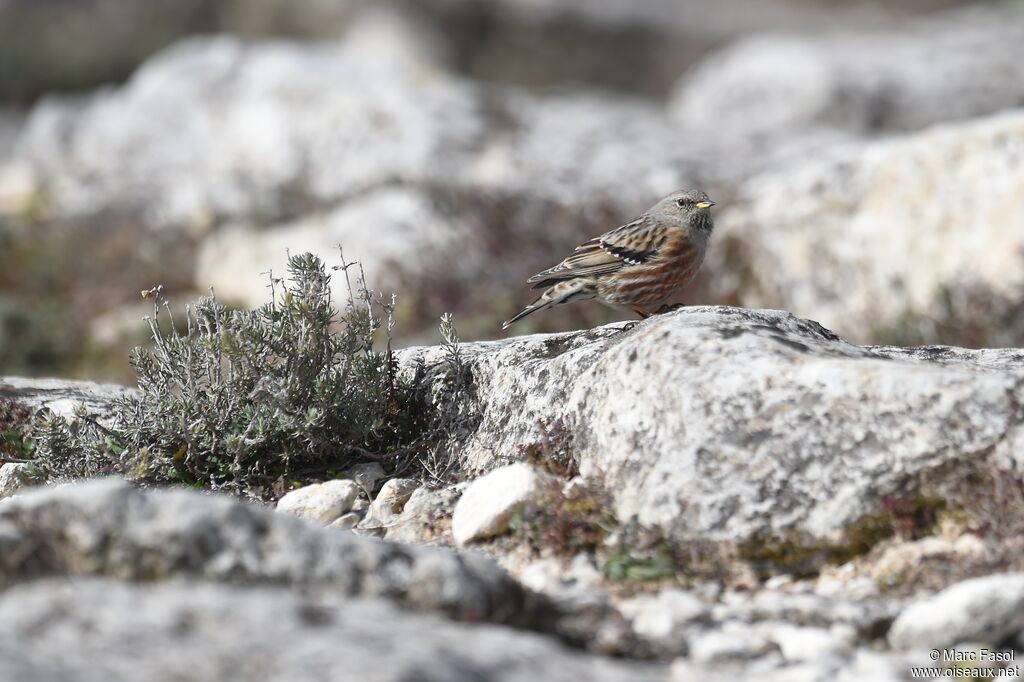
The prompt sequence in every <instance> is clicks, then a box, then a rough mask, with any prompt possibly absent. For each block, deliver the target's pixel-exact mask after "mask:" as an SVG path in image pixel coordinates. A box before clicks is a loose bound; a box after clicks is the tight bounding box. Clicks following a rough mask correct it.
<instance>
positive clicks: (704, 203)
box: [694, 201, 715, 208]
mask: <svg viewBox="0 0 1024 682" xmlns="http://www.w3.org/2000/svg"><path fill="white" fill-rule="evenodd" d="M714 205H715V202H713V201H701V202H699V203H696V204H694V206H696V207H697V208H711V207H712V206H714Z"/></svg>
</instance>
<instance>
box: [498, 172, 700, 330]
mask: <svg viewBox="0 0 1024 682" xmlns="http://www.w3.org/2000/svg"><path fill="white" fill-rule="evenodd" d="M714 205H715V202H713V201H711V199H709V198H708V195H707V194H705V193H704V192H701V191H699V190H693V189H688V190H682V191H679V192H674V193H673V194H670V195H668V196H667V197H665V198H664V199H662V200H661V201H659V202H658V203H656V204H655V205H654V206H652V207H651V208H649V209H648V210H646V211H644V213H642V214H641V215H640V217H638V218H636V219H635V220H632V221H630V222H628V223H626V224H625V225H622V226H620V227H616V228H615V229H614V230H611V231H610V232H606V233H604V234H603V235H601V236H600V237H597V238H596V239H591V240H590V241H588V242H584V243H583V244H580V245H579V246H577V247H576V250H575V251H573V253H572V255H570V256H569V257H568V258H566V259H565V260H563V261H562V262H561V263H559V264H558V265H556V266H555V267H553V268H548V269H547V270H544V271H543V272H538V273H537V274H536V275H534V276H533V277H531V278H530V279H528V280H526V282H527V284H532V285H533V287H532V288H534V289H544V290H545V291H544V293H542V294H541V295H540V296H539V297H538V298H537V300H536V301H534V302H533V303H531V304H530V305H528V306H526V308H525V309H524V310H523V311H522V312H520V313H519V314H518V315H516V316H515V317H513V318H512V319H511V320H509V321H508V322H506V323H504V324H503V325H501V328H502V329H508V327H509V325H511V324H513V323H515V322H518V321H519V320H521V319H523V318H524V317H526V316H527V315H529V314H530V313H535V312H537V311H538V310H545V309H546V308H551V307H552V306H556V305H561V304H563V303H569V302H570V301H586V300H589V299H597V300H599V301H600V302H602V303H605V304H607V305H610V306H612V307H614V308H620V309H623V308H624V309H628V310H632V311H633V312H635V313H637V314H638V315H640V317H642V318H644V317H649V316H650V315H651V314H652V313H653V312H660V311H659V310H655V309H654V307H655V306H657V305H658V304H659V303H663V302H664V301H666V300H667V299H668V298H670V297H671V296H672V294H674V293H675V292H676V291H677V290H678V289H679V288H680V287H683V286H685V285H686V284H689V282H690V280H692V279H693V276H694V275H696V274H697V270H698V269H699V268H700V266H701V263H703V262H704V252H705V250H706V248H707V243H708V237H709V236H710V235H711V231H712V230H713V229H714V223H713V222H712V220H711V211H710V210H709V209H710V208H711V207H712V206H714ZM662 309H664V306H663V307H662Z"/></svg>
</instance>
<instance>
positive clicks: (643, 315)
mask: <svg viewBox="0 0 1024 682" xmlns="http://www.w3.org/2000/svg"><path fill="white" fill-rule="evenodd" d="M629 307H630V309H631V310H632V311H633V312H634V313H636V314H637V315H639V316H640V319H641V320H646V319H647V318H648V317H650V316H651V314H650V313H649V312H647V311H646V310H644V309H643V308H641V307H640V306H638V305H631V306H629ZM634 324H635V323H634Z"/></svg>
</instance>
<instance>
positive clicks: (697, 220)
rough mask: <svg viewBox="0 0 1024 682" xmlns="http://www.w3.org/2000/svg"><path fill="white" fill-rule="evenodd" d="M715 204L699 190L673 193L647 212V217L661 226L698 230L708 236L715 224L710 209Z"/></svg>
mask: <svg viewBox="0 0 1024 682" xmlns="http://www.w3.org/2000/svg"><path fill="white" fill-rule="evenodd" d="M714 205H715V202H713V201H711V199H710V198H709V197H708V195H707V194H706V193H704V192H702V191H700V190H699V189H684V190H680V191H678V192H673V193H672V194H669V195H668V196H667V197H665V198H664V199H662V200H661V201H659V202H658V203H656V204H655V205H654V206H652V207H651V208H650V209H648V210H647V215H649V216H650V217H651V218H654V219H655V220H656V221H657V222H659V223H662V224H669V225H676V226H678V227H684V228H692V229H696V230H700V231H701V232H703V233H705V235H707V234H710V233H711V230H713V229H714V227H715V224H714V222H713V221H712V219H711V207H712V206H714Z"/></svg>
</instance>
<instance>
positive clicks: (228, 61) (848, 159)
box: [0, 0, 1024, 380]
mask: <svg viewBox="0 0 1024 682" xmlns="http://www.w3.org/2000/svg"><path fill="white" fill-rule="evenodd" d="M682 186H699V187H702V188H705V189H707V190H708V191H709V192H710V193H711V194H712V196H713V197H714V198H715V199H716V200H718V201H719V208H720V210H719V213H718V230H717V233H716V237H715V243H714V245H713V247H712V249H711V254H710V256H709V258H710V261H709V263H708V265H707V267H706V268H705V270H704V272H703V273H702V275H701V277H700V278H699V280H698V282H697V283H696V284H695V285H694V286H692V287H691V288H690V289H689V290H687V291H686V292H684V294H683V299H682V300H684V301H687V302H694V303H695V302H700V303H728V304H738V305H746V306H772V307H779V308H785V309H788V310H790V311H792V312H794V313H795V314H797V315H800V316H804V317H810V318H813V319H816V320H818V321H820V322H821V323H822V324H824V325H826V326H828V327H831V328H833V329H835V330H836V331H837V332H839V333H841V334H843V335H845V336H847V337H848V338H850V339H851V340H854V341H858V342H895V343H913V344H919V343H955V344H963V345H968V346H987V345H1022V344H1024V3H1020V2H975V3H969V2H953V1H950V0H907V1H904V2H887V3H883V2H876V3H860V2H834V1H831V0H732V1H730V2H724V1H721V0H716V1H713V0H685V1H683V0H680V1H678V2H673V1H669V0H603V1H600V2H598V1H596V0H501V1H496V2H485V1H483V0H421V1H418V2H416V1H413V0H406V1H396V2H380V1H376V2H370V1H368V0H367V1H362V2H361V1H357V0H347V1H338V2H330V1H328V0H217V1H214V0H147V1H143V0H0V374H12V373H18V374H62V375H73V376H83V377H89V378H98V379H115V380H117V379H119V380H129V379H130V378H131V376H130V372H129V368H128V367H127V364H126V362H125V359H126V356H127V349H128V348H129V347H130V346H131V345H134V344H137V343H139V342H141V341H143V340H144V339H145V332H144V329H145V327H144V324H143V322H142V320H141V317H142V316H143V315H145V314H146V312H147V305H146V304H145V302H144V301H142V299H141V298H140V297H139V291H140V290H142V289H146V288H149V287H151V286H153V285H155V284H163V285H164V287H165V291H166V292H168V293H169V294H170V295H171V296H172V298H173V299H174V301H175V302H176V303H177V304H180V305H183V304H184V303H186V302H188V301H189V300H191V299H192V298H194V297H195V296H197V295H199V293H201V292H204V291H206V290H207V289H208V288H209V287H210V286H213V287H214V288H215V290H216V292H217V294H218V296H219V297H220V298H222V299H223V300H225V301H228V302H232V303H234V304H238V305H244V306H253V305H258V304H260V303H262V302H264V301H265V300H266V296H267V295H268V293H267V289H266V278H265V276H264V275H261V273H264V272H266V271H268V270H271V269H273V270H274V272H275V273H280V272H281V271H282V268H283V264H284V261H285V252H286V250H290V251H292V252H300V251H303V250H314V251H316V252H318V253H320V254H321V255H323V256H325V257H327V258H328V259H329V260H330V259H331V258H332V257H334V260H335V262H337V258H336V257H335V248H336V245H338V244H342V245H344V246H345V256H346V257H347V258H349V259H352V258H358V259H359V260H361V261H362V262H363V264H364V266H365V269H366V273H367V279H368V281H369V284H370V286H371V287H373V288H376V289H380V290H384V291H387V292H390V291H395V292H397V293H398V295H399V299H398V300H399V308H398V312H399V318H400V319H399V326H398V328H397V332H398V334H399V336H400V337H401V339H402V340H403V342H406V343H416V342H433V341H434V340H435V338H436V336H435V335H434V334H433V332H432V330H433V328H434V326H435V324H436V320H437V318H438V316H439V315H440V314H441V313H443V312H446V311H450V312H453V313H455V315H456V320H457V324H458V327H459V330H460V332H461V334H462V336H463V337H464V338H466V339H477V338H490V337H494V336H497V335H499V334H501V332H500V321H501V320H502V319H505V318H507V317H508V315H509V314H510V313H512V312H513V311H514V310H515V309H517V308H519V307H520V306H521V304H523V303H525V302H526V301H527V299H528V297H529V294H528V292H527V291H526V289H525V287H524V286H523V280H524V279H525V277H526V276H528V275H529V274H531V273H533V272H535V271H536V270H537V269H539V268H541V267H544V266H546V265H550V262H551V261H553V260H555V259H557V256H558V254H560V253H562V252H564V251H565V250H567V249H569V248H571V247H572V246H573V245H574V244H575V243H577V241H578V240H581V239H584V238H587V237H589V236H592V235H593V234H597V233H599V232H600V231H603V230H605V229H609V228H611V227H613V226H615V225H616V224H618V223H619V222H620V221H622V220H625V219H628V218H630V217H632V216H633V215H634V214H635V213H636V212H637V211H639V210H641V209H643V208H645V207H646V206H648V205H649V204H650V203H652V202H653V201H654V200H656V199H657V198H658V197H659V196H660V195H663V194H665V193H667V192H669V191H671V190H673V189H676V188H678V187H682ZM611 319H614V317H612V315H611V313H610V312H608V311H605V310H604V309H602V308H601V307H600V306H596V305H595V306H589V307H588V306H580V307H575V308H573V307H569V308H566V309H564V311H559V312H558V313H557V314H548V315H541V316H535V317H534V318H530V319H529V320H528V321H526V322H524V323H523V324H522V325H519V326H518V327H516V328H513V330H512V331H513V332H514V333H525V332H530V331H555V330H559V329H569V328H576V327H579V326H582V325H593V324H597V323H601V322H606V321H609V320H611Z"/></svg>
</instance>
